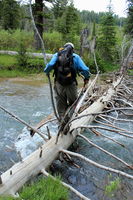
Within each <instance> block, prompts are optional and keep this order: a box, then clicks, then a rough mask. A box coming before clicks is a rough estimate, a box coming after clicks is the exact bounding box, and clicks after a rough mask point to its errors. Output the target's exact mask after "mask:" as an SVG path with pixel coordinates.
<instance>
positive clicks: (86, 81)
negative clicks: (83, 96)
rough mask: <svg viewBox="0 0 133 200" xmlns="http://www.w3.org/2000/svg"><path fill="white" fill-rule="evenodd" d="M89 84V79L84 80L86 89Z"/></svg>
mask: <svg viewBox="0 0 133 200" xmlns="http://www.w3.org/2000/svg"><path fill="white" fill-rule="evenodd" d="M88 82H89V79H84V87H86V86H87V84H88Z"/></svg>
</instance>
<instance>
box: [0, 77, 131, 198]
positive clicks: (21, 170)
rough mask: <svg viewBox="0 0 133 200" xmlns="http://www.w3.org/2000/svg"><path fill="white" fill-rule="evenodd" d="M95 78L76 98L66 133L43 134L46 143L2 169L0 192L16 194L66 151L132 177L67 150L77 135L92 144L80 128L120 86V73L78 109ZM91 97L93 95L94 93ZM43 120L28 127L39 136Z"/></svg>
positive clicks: (102, 106) (109, 99)
mask: <svg viewBox="0 0 133 200" xmlns="http://www.w3.org/2000/svg"><path fill="white" fill-rule="evenodd" d="M97 79H98V75H97V76H96V77H95V78H94V80H93V81H92V82H91V83H90V84H89V87H88V88H87V90H86V92H85V94H84V95H85V96H83V98H81V100H80V101H79V103H78V105H77V109H76V111H75V113H74V114H73V117H72V119H71V121H70V122H69V131H68V133H67V135H64V134H60V136H59V138H58V142H56V140H57V136H53V137H51V138H50V139H49V140H47V139H46V137H44V136H43V139H44V140H47V142H45V143H44V144H43V145H42V146H41V147H40V148H39V149H37V150H36V151H34V152H33V153H32V154H31V155H29V156H27V157H26V158H25V159H23V160H22V161H20V162H18V163H16V164H15V165H13V166H12V167H11V168H10V169H8V170H7V171H6V172H4V173H3V174H2V175H1V177H0V195H12V196H16V195H17V192H18V191H19V189H20V188H21V187H22V186H23V185H24V184H25V183H26V182H27V181H28V180H29V179H31V178H32V177H34V176H36V175H37V174H39V173H42V174H44V175H45V176H47V175H48V173H47V169H48V168H49V166H50V165H51V163H52V162H53V161H54V160H55V159H56V158H57V157H58V156H59V153H60V152H62V153H65V154H69V155H71V156H77V157H78V158H80V159H83V160H85V161H86V162H88V163H89V164H92V165H95V166H97V167H99V168H101V169H104V170H108V171H110V172H114V173H117V174H119V175H121V176H126V177H127V178H130V179H133V176H132V175H130V174H127V173H125V172H123V171H119V170H116V169H112V168H110V167H106V166H103V165H101V164H98V163H96V162H94V161H92V160H90V159H88V158H85V157H84V156H82V155H79V154H76V153H74V152H70V151H68V150H67V149H68V147H69V146H70V145H71V144H72V143H73V142H74V140H75V138H76V137H77V136H79V137H82V138H84V139H85V140H86V141H87V142H89V143H90V144H92V145H95V144H93V143H92V142H91V141H90V140H89V139H87V138H85V137H84V136H83V135H81V131H82V130H83V128H86V127H87V125H89V124H91V122H92V121H93V120H94V118H96V116H97V115H99V114H100V113H101V112H102V111H103V109H104V108H106V107H107V104H108V102H109V101H111V99H112V96H114V95H116V93H117V88H118V87H119V86H120V85H121V81H122V79H123V77H122V76H120V77H118V78H117V80H115V81H113V83H112V85H111V86H110V87H109V88H108V90H106V91H105V92H104V93H103V95H102V96H101V97H100V98H97V100H96V101H94V103H92V104H91V105H89V106H88V107H87V108H85V109H83V110H82V109H81V105H82V103H83V100H84V98H86V95H87V94H88V92H89V93H90V92H91V90H93V89H94V85H95V84H96V81H97ZM92 96H93V97H94V93H93V95H92ZM92 96H91V97H89V100H90V99H91V98H92ZM127 109H128V108H127ZM129 109H132V108H129ZM79 111H80V112H79ZM50 118H51V116H50ZM45 123H46V121H45V120H43V122H42V123H39V124H38V126H37V127H30V128H31V129H32V130H34V131H35V132H36V134H37V133H38V134H40V136H42V133H40V132H39V130H38V128H40V127H41V126H42V124H45ZM79 124H81V126H79ZM25 125H27V124H25ZM27 126H28V125H27ZM92 128H93V127H91V126H90V129H91V130H93V129H92ZM95 133H96V134H99V135H100V133H98V131H95ZM105 137H106V136H105ZM130 137H133V136H131V135H130ZM114 142H116V141H114ZM119 144H120V143H119ZM120 145H122V144H120ZM95 147H96V148H100V147H98V146H97V145H95ZM101 150H102V151H104V152H105V153H107V154H109V155H110V156H112V157H113V158H115V159H117V160H118V161H120V162H122V163H123V164H124V165H126V166H127V167H129V168H130V169H132V166H131V165H129V164H128V163H126V162H125V161H123V160H121V159H120V158H118V157H116V156H115V155H113V154H111V153H109V152H107V151H106V150H104V149H102V148H101ZM62 184H64V185H65V186H66V187H68V188H69V189H70V190H72V191H73V192H75V193H76V194H77V195H78V196H79V197H80V198H82V199H86V200H87V199H88V198H87V197H85V196H84V195H82V194H81V193H79V192H78V191H77V190H75V189H74V188H72V187H71V186H70V185H67V184H66V183H62Z"/></svg>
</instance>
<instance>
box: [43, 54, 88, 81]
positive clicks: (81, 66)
mask: <svg viewBox="0 0 133 200" xmlns="http://www.w3.org/2000/svg"><path fill="white" fill-rule="evenodd" d="M57 58H58V53H55V54H54V55H53V57H52V59H51V60H50V62H49V63H48V64H47V65H46V67H45V69H44V72H45V73H46V74H48V73H49V72H50V71H51V70H52V69H53V68H54V65H55V63H56V61H57ZM73 64H74V68H75V69H76V71H77V72H79V73H81V74H82V75H83V76H84V78H85V79H89V77H90V70H89V67H87V66H86V65H85V63H84V62H83V60H82V59H81V57H80V56H79V55H77V54H76V53H73Z"/></svg>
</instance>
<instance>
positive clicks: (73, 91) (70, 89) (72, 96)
mask: <svg viewBox="0 0 133 200" xmlns="http://www.w3.org/2000/svg"><path fill="white" fill-rule="evenodd" d="M66 95H67V100H68V103H69V106H71V105H72V104H73V103H74V101H75V100H76V99H77V97H78V92H77V85H76V83H75V82H74V83H72V84H71V85H69V86H67V87H66Z"/></svg>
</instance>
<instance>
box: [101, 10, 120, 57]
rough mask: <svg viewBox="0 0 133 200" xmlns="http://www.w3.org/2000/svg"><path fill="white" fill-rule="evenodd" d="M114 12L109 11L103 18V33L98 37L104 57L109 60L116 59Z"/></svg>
mask: <svg viewBox="0 0 133 200" xmlns="http://www.w3.org/2000/svg"><path fill="white" fill-rule="evenodd" d="M114 25H115V21H114V17H113V13H112V12H107V13H106V15H105V16H104V17H103V18H102V22H101V34H100V36H99V38H98V48H99V50H100V53H101V54H102V56H103V58H104V59H105V60H108V61H113V60H114V55H115V44H116V31H115V26H114Z"/></svg>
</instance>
